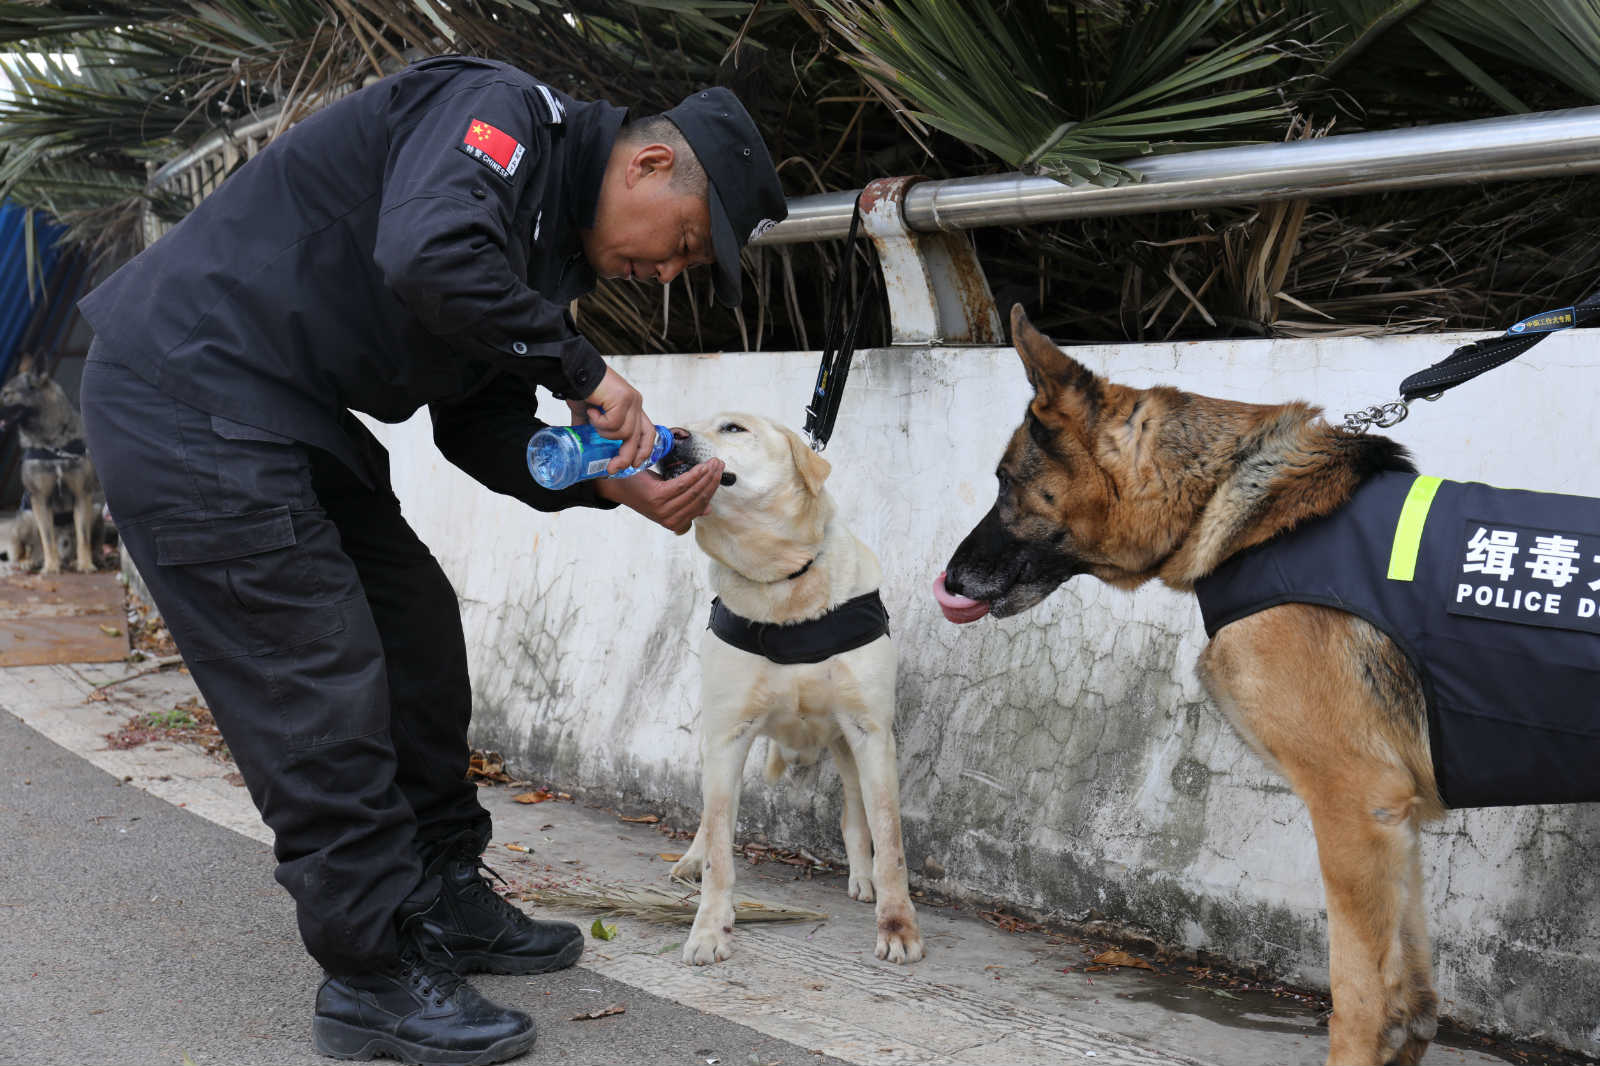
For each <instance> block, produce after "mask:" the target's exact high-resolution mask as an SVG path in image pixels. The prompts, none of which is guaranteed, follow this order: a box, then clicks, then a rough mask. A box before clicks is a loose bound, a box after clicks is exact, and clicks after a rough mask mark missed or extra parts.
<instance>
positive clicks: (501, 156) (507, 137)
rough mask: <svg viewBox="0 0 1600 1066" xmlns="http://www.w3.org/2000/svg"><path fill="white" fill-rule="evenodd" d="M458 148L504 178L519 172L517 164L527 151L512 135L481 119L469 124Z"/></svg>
mask: <svg viewBox="0 0 1600 1066" xmlns="http://www.w3.org/2000/svg"><path fill="white" fill-rule="evenodd" d="M456 147H457V148H460V149H461V150H462V151H463V152H465V153H467V154H468V155H470V156H471V157H472V158H474V159H476V160H477V161H478V162H480V163H482V164H483V165H484V166H486V167H488V168H489V169H490V170H492V171H494V172H495V173H496V174H498V175H500V176H501V177H502V178H510V177H511V176H512V175H513V174H515V173H516V172H517V164H518V163H521V162H522V154H523V152H524V151H526V149H524V148H523V146H522V145H521V144H519V143H517V139H516V138H515V137H513V136H511V134H509V133H504V132H502V131H500V130H498V129H496V128H495V127H493V126H491V125H489V123H487V122H485V121H483V120H482V119H479V118H475V119H473V120H472V121H471V122H469V123H468V124H467V132H466V133H465V134H463V135H462V137H461V143H460V144H458V145H456Z"/></svg>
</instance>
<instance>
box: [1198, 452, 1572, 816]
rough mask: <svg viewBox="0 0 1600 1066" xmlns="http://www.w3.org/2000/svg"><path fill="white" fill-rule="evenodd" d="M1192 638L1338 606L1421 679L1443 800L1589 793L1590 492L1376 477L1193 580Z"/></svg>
mask: <svg viewBox="0 0 1600 1066" xmlns="http://www.w3.org/2000/svg"><path fill="white" fill-rule="evenodd" d="M1195 593H1196V595H1197V596H1198V597H1199V599H1200V611H1201V614H1202V615H1203V616H1204V618H1205V626H1206V635H1207V636H1214V635H1215V634H1216V632H1217V630H1219V629H1221V628H1222V627H1223V626H1225V625H1227V624H1228V623H1229V622H1232V621H1235V620H1237V619H1239V618H1243V617H1245V616H1246V615H1250V614H1254V613H1255V612H1257V611H1262V610H1265V609H1266V608H1268V607H1273V606H1277V605H1278V604H1283V603H1315V604H1321V605H1323V606H1327V607H1334V608H1337V609H1339V610H1341V611H1348V612H1349V613H1351V614H1354V615H1357V616H1359V617H1361V618H1364V619H1366V620H1367V621H1368V622H1370V623H1372V624H1373V625H1374V626H1376V627H1378V629H1380V630H1382V631H1383V633H1384V634H1385V635H1387V636H1388V637H1389V638H1390V639H1392V640H1393V641H1394V642H1395V643H1396V644H1397V645H1399V647H1400V648H1401V650H1402V651H1404V652H1405V654H1406V657H1407V658H1408V659H1410V661H1411V666H1412V668H1413V669H1414V670H1415V671H1416V673H1417V676H1418V677H1419V678H1421V680H1422V690H1423V694H1424V697H1425V698H1426V700H1427V705H1428V729H1429V735H1430V739H1431V742H1432V749H1433V767H1434V773H1435V775H1436V778H1437V780H1438V784H1439V791H1440V795H1441V796H1442V797H1443V799H1444V802H1445V803H1446V804H1447V805H1448V806H1451V807H1494V806H1504V805H1508V804H1522V803H1586V802H1596V801H1600V769H1597V767H1600V500H1595V499H1590V498H1588V497H1583V496H1564V495H1559V494H1556V493H1546V492H1524V491H1521V490H1516V489H1496V488H1491V487H1489V486H1487V485H1480V484H1477V483H1471V482H1454V481H1443V480H1441V479H1439V478H1434V477H1420V476H1418V475H1416V474H1409V473H1386V474H1379V475H1377V476H1375V477H1373V478H1370V479H1369V480H1368V481H1366V482H1365V483H1364V484H1363V485H1362V486H1361V487H1360V488H1359V489H1357V490H1356V492H1355V495H1354V496H1352V497H1351V499H1350V502H1349V503H1347V504H1345V506H1344V507H1342V508H1340V509H1339V510H1338V511H1336V512H1335V513H1334V514H1332V515H1329V516H1328V517H1326V518H1321V519H1317V520H1315V521H1312V522H1307V523H1306V524H1304V525H1303V526H1300V527H1298V528H1296V529H1294V530H1292V531H1290V532H1288V533H1285V534H1282V535H1280V536H1278V537H1276V538H1274V539H1273V540H1271V541H1268V542H1267V543H1265V544H1262V545H1260V546H1258V547H1255V548H1252V549H1250V550H1248V551H1245V552H1241V553H1240V554H1238V555H1236V556H1234V557H1233V558H1231V559H1229V560H1228V561H1227V562H1225V563H1223V564H1222V566H1220V567H1218V568H1217V570H1216V571H1215V572H1214V573H1212V574H1210V575H1208V576H1207V577H1205V578H1203V579H1201V580H1200V581H1199V582H1197V583H1196V585H1195Z"/></svg>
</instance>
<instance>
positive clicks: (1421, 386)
mask: <svg viewBox="0 0 1600 1066" xmlns="http://www.w3.org/2000/svg"><path fill="white" fill-rule="evenodd" d="M1597 322H1600V290H1597V291H1596V292H1594V293H1593V294H1591V295H1590V296H1589V298H1588V299H1587V300H1584V301H1583V302H1582V303H1578V304H1574V305H1573V306H1571V307H1562V308H1559V309H1557V310H1555V311H1541V312H1540V313H1539V314H1536V315H1530V316H1529V317H1527V318H1525V319H1523V320H1522V321H1521V322H1518V323H1517V324H1516V325H1514V326H1512V327H1511V328H1510V329H1508V330H1506V331H1505V334H1504V335H1503V336H1499V337H1490V338H1489V339H1487V340H1481V341H1473V342H1472V343H1471V344H1463V345H1462V346H1461V347H1459V348H1457V349H1456V350H1455V351H1453V352H1451V353H1450V355H1449V357H1448V358H1446V359H1444V360H1442V361H1440V362H1437V363H1435V364H1433V365H1432V366H1430V367H1429V368H1428V369H1426V370H1419V371H1417V372H1416V373H1415V374H1412V375H1411V376H1410V377H1408V378H1406V379H1405V380H1404V381H1402V382H1401V383H1400V398H1401V399H1402V400H1405V401H1406V402H1407V403H1410V402H1411V401H1412V400H1415V399H1417V398H1418V397H1419V396H1426V397H1428V398H1429V399H1432V398H1434V397H1436V396H1438V395H1440V394H1441V393H1443V392H1444V391H1445V390H1446V389H1453V388H1455V387H1456V386H1457V385H1460V384H1461V383H1462V382H1464V381H1471V380H1472V379H1473V378H1475V377H1477V376H1478V375H1479V374H1482V373H1484V372H1486V371H1489V370H1493V369H1494V368H1495V367H1497V366H1503V365H1505V364H1506V363H1509V362H1511V360H1513V359H1515V358H1516V357H1517V356H1519V355H1521V354H1522V353H1523V352H1525V351H1527V350H1528V349H1529V348H1532V347H1533V346H1534V345H1535V344H1538V343H1539V342H1540V341H1542V340H1544V339H1545V338H1546V337H1547V336H1549V335H1550V334H1552V333H1555V332H1557V331H1558V330H1563V329H1572V328H1573V327H1574V326H1588V325H1593V324H1595V323H1597Z"/></svg>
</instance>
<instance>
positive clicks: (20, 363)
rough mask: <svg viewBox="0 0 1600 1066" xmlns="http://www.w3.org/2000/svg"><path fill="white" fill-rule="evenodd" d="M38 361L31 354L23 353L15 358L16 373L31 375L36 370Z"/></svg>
mask: <svg viewBox="0 0 1600 1066" xmlns="http://www.w3.org/2000/svg"><path fill="white" fill-rule="evenodd" d="M38 363H39V359H38V357H37V356H35V355H34V354H33V353H32V352H23V353H22V354H21V355H19V356H17V373H18V374H31V373H33V372H34V370H36V369H37V368H38Z"/></svg>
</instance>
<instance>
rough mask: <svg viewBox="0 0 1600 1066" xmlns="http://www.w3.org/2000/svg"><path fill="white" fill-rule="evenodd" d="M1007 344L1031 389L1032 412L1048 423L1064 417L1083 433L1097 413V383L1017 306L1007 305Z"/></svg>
mask: <svg viewBox="0 0 1600 1066" xmlns="http://www.w3.org/2000/svg"><path fill="white" fill-rule="evenodd" d="M1011 343H1012V344H1013V345H1014V346H1015V347H1016V349H1017V354H1018V355H1019V356H1021V357H1022V368H1023V369H1024V370H1026V371H1027V372H1028V384H1030V385H1032V386H1033V404H1032V407H1033V410H1034V411H1035V412H1037V413H1039V414H1040V415H1041V416H1043V417H1045V419H1046V420H1047V421H1051V420H1052V419H1051V418H1050V416H1051V415H1054V416H1056V418H1061V417H1066V418H1068V419H1071V420H1072V421H1073V422H1075V423H1076V424H1077V425H1078V426H1079V427H1081V428H1082V429H1083V430H1085V431H1087V430H1088V429H1089V427H1091V426H1093V425H1094V421H1095V416H1096V415H1097V414H1098V413H1099V411H1100V404H1101V400H1102V399H1103V395H1102V385H1103V383H1102V382H1101V380H1100V379H1099V378H1098V377H1096V376H1095V374H1094V372H1093V371H1092V370H1090V369H1089V368H1088V367H1086V366H1084V365H1083V364H1082V363H1080V362H1078V361H1077V360H1076V359H1072V358H1071V357H1069V356H1068V355H1067V354H1066V353H1065V352H1063V351H1062V350H1061V349H1060V348H1057V347H1056V346H1055V345H1054V344H1052V343H1051V341H1050V338H1049V337H1046V336H1045V335H1044V334H1043V333H1040V332H1039V331H1038V330H1036V329H1034V328H1033V323H1032V322H1029V321H1028V316H1027V314H1026V313H1024V312H1023V310H1022V305H1021V304H1012V305H1011Z"/></svg>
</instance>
